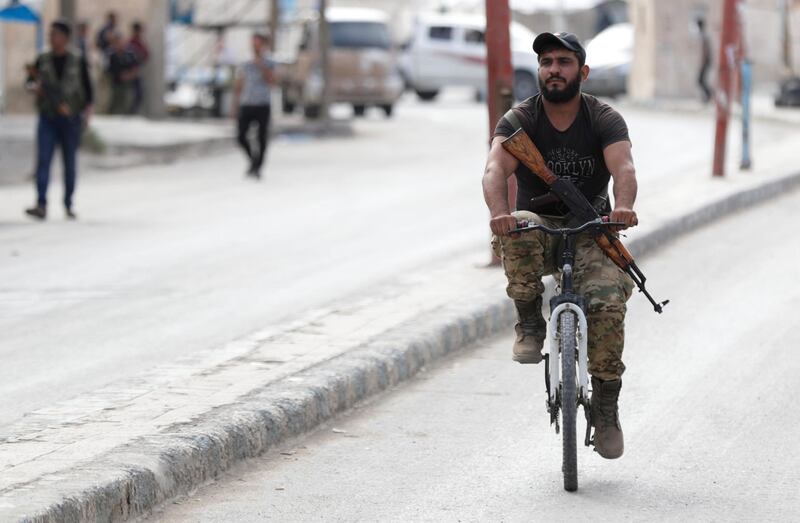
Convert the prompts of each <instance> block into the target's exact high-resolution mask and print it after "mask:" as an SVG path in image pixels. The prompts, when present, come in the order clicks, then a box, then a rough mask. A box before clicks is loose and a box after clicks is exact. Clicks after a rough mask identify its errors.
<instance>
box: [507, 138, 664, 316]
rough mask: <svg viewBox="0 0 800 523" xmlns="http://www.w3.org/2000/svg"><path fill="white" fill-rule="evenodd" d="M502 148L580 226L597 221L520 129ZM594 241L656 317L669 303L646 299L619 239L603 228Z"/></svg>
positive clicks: (582, 198)
mask: <svg viewBox="0 0 800 523" xmlns="http://www.w3.org/2000/svg"><path fill="white" fill-rule="evenodd" d="M502 145H503V149H505V150H506V151H508V152H509V153H511V154H512V155H514V157H515V158H516V159H517V160H519V161H520V162H521V163H522V164H523V165H525V167H527V168H528V169H530V170H531V171H532V172H533V173H534V174H535V175H536V176H538V177H539V178H541V179H542V181H543V182H544V183H546V184H547V185H548V186H549V187H550V192H551V194H555V195H556V196H557V197H558V199H560V200H561V201H562V202H563V203H564V205H566V206H567V207H568V208H569V210H570V212H571V213H572V215H573V216H575V218H577V219H578V220H580V221H581V223H586V222H590V221H592V220H597V219H598V218H600V214H599V213H598V212H597V210H596V209H595V208H594V207H592V204H591V203H589V200H587V199H586V196H584V195H583V193H582V192H580V191H579V190H578V188H577V187H575V185H574V184H573V183H572V182H571V181H570V180H567V179H566V178H559V177H558V176H556V175H555V174H553V172H552V171H551V170H550V169H549V168H548V167H547V164H546V163H545V162H544V158H543V157H542V153H540V152H539V149H537V148H536V145H534V143H533V141H532V140H531V139H530V137H529V136H528V135H527V134H526V133H525V131H524V130H523V129H522V128H519V129H517V131H516V132H515V133H514V134H512V135H511V136H509V137H508V138H506V139H505V140H503V142H502ZM594 240H595V241H596V242H597V245H599V246H600V248H601V249H603V252H605V253H606V256H608V257H609V258H611V260H612V261H613V262H614V263H615V264H616V265H617V267H619V268H620V269H622V270H623V271H625V272H626V273H627V274H628V276H630V277H631V279H632V280H633V282H634V283H635V284H636V286H637V287H638V288H639V292H641V293H643V294H644V295H645V296H646V297H647V299H648V300H650V303H652V304H653V309H654V310H655V311H656V312H657V313H659V314H660V313H661V312H663V308H664V306H665V305H666V304H667V303H669V300H666V301H663V302H661V303H658V302H657V301H655V300H654V299H653V297H652V296H650V293H649V292H647V289H646V288H645V286H644V283H645V281H647V278H645V276H644V274H642V271H640V270H639V267H637V266H636V262H635V261H634V260H633V256H632V255H631V253H630V252H628V249H626V248H625V246H624V245H623V244H622V242H621V241H620V240H619V238H617V236H616V235H615V234H613V233H611V232H609V231H608V230H607V229H605V228H603V229H602V230H598V231H597V232H596V233H595V237H594Z"/></svg>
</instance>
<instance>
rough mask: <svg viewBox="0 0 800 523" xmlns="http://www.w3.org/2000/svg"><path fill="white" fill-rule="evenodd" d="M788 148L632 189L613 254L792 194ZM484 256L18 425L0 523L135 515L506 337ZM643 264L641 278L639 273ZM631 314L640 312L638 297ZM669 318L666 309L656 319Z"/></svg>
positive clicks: (503, 310) (466, 257)
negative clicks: (489, 339) (631, 207)
mask: <svg viewBox="0 0 800 523" xmlns="http://www.w3.org/2000/svg"><path fill="white" fill-rule="evenodd" d="M798 148H800V134H798V133H794V134H788V133H787V135H786V136H785V138H784V139H782V140H780V141H779V142H775V143H770V144H766V145H763V146H761V147H759V149H758V150H757V151H755V152H754V156H755V157H756V158H757V162H756V164H755V168H754V170H753V171H751V172H747V173H741V172H734V173H732V174H730V175H729V176H727V177H725V178H724V179H712V178H710V177H709V176H708V172H707V169H708V166H707V165H702V166H697V168H695V169H683V170H676V172H675V174H674V176H671V177H669V178H668V179H663V180H658V179H656V180H654V181H653V183H648V184H644V185H642V186H641V187H640V193H639V199H638V201H639V202H640V204H639V205H638V208H639V212H640V215H641V216H642V217H643V218H644V219H643V220H642V222H643V225H642V226H640V227H637V228H636V229H633V230H631V231H630V235H629V236H630V237H629V238H628V239H626V240H625V241H626V244H627V245H628V246H629V247H630V248H631V250H632V251H633V252H634V253H635V254H636V255H638V256H642V255H645V254H649V253H652V252H653V251H654V250H656V249H657V248H658V247H659V246H661V245H663V244H664V243H665V242H667V241H669V240H671V239H673V238H675V237H677V236H679V235H680V234H683V233H685V232H688V231H691V230H693V229H694V228H696V227H698V226H700V225H702V224H704V223H708V222H710V221H712V220H716V219H719V218H722V217H724V216H726V215H728V214H730V213H733V212H735V211H736V210H737V209H741V208H744V207H747V206H750V205H755V204H757V203H759V202H762V201H765V200H767V199H769V198H771V197H773V196H777V195H779V194H784V193H785V192H787V191H789V190H791V189H793V188H795V187H797V186H798V185H800V168H798V167H797V166H796V161H795V158H796V153H795V151H796V150H797V149H798ZM733 156H734V153H733V152H731V151H729V159H728V165H735V161H734V158H733ZM487 251H488V247H487ZM487 251H481V252H476V253H464V254H463V255H462V254H459V255H457V256H454V257H453V259H452V261H445V262H441V263H439V264H435V265H433V266H432V267H429V268H427V269H426V270H425V271H422V272H418V273H412V274H407V275H403V276H401V277H399V278H398V279H397V281H395V282H394V283H392V284H391V285H388V286H386V287H384V288H379V289H375V290H374V292H373V293H372V294H371V295H370V296H369V297H368V298H362V299H353V300H350V301H348V300H345V301H343V302H342V303H344V305H342V306H339V307H335V308H332V309H330V310H320V311H315V312H313V313H310V314H309V315H308V316H307V317H306V318H303V319H301V320H298V321H297V322H296V323H295V324H293V325H290V326H286V327H285V328H279V329H276V330H265V331H262V332H257V333H255V334H252V335H250V336H247V337H246V338H243V339H240V340H237V341H234V342H232V343H230V344H228V345H227V346H225V347H221V348H219V349H217V350H214V351H210V352H208V353H204V354H198V355H196V357H194V358H192V359H190V360H184V361H180V362H176V363H175V364H173V365H170V366H169V367H162V368H160V369H157V370H156V371H154V372H152V373H151V374H149V375H146V376H142V377H139V378H138V379H136V380H132V381H129V382H126V383H119V384H115V385H114V386H111V387H108V388H105V389H103V390H100V391H95V392H94V393H92V394H90V395H84V396H81V397H78V398H75V399H73V400H70V401H66V402H63V403H60V404H56V405H53V406H52V407H51V408H48V409H42V410H40V411H37V412H33V413H31V414H29V415H28V416H26V417H25V418H24V419H23V420H22V421H21V422H19V423H18V424H16V425H13V426H12V427H10V428H8V429H7V430H5V431H4V434H3V435H1V436H0V520H2V521H15V520H24V521H95V520H99V521H108V520H114V521H118V520H125V519H127V518H131V517H135V516H138V515H141V514H145V513H147V512H148V511H149V510H150V509H151V508H152V507H154V506H155V505H157V504H159V503H162V502H164V501H165V500H168V499H170V498H172V497H174V496H177V495H180V494H185V493H187V492H189V491H191V490H192V489H193V488H196V487H197V486H199V485H201V484H203V483H205V482H207V481H209V480H211V479H212V478H214V477H216V476H217V475H218V474H220V473H221V472H223V471H224V470H226V469H228V468H229V467H231V466H232V465H233V464H235V463H236V462H238V461H241V460H243V459H246V458H249V457H253V456H257V455H259V454H262V453H263V452H265V451H266V450H268V449H270V448H273V447H274V446H275V445H276V444H277V443H279V442H281V441H284V440H286V439H287V438H290V437H292V436H295V435H298V434H301V433H303V432H306V431H308V430H310V429H312V428H314V427H315V426H318V425H319V424H320V423H322V422H324V421H325V420H328V419H330V418H331V417H333V416H335V415H336V414H337V413H339V412H342V411H343V410H345V409H348V408H351V407H353V406H354V405H355V404H356V403H357V402H359V401H360V400H363V399H364V398H366V397H369V396H371V395H374V394H376V393H378V392H380V391H383V390H386V389H387V388H390V387H392V386H394V385H395V384H397V383H399V382H401V381H403V380H405V379H408V378H409V377H411V376H413V375H414V374H415V373H417V372H419V371H420V370H421V369H424V367H425V366H426V365H428V364H430V363H431V362H432V361H433V360H435V359H437V358H441V357H443V356H445V355H447V354H449V353H452V352H454V351H458V350H459V349H461V348H463V347H464V346H466V345H468V344H470V343H472V342H474V341H476V340H477V339H479V338H481V337H485V336H489V335H492V334H494V333H499V332H506V333H507V332H510V330H509V329H510V325H511V324H512V323H513V321H514V314H513V307H512V303H511V301H510V300H509V299H507V298H506V297H505V294H504V286H505V283H504V277H503V274H502V271H500V270H497V269H486V268H483V267H482V266H481V262H484V261H486V259H487V257H488V252H487ZM640 266H641V268H642V269H643V270H644V271H645V273H646V272H647V262H646V260H644V261H640ZM687 267H688V266H687ZM648 288H649V290H650V291H651V292H652V294H653V295H654V296H655V297H656V298H657V299H661V300H663V299H667V298H673V299H674V298H678V297H673V296H670V295H669V291H670V289H665V288H660V287H659V282H657V281H650V282H648ZM631 300H632V301H638V302H643V303H639V305H640V306H641V305H643V306H648V305H647V304H646V302H645V301H644V297H643V296H641V295H639V294H636V295H635V296H634V297H632V298H631ZM680 306H681V304H680V300H678V299H674V301H673V303H671V304H670V305H669V306H668V307H667V308H666V310H665V314H669V311H670V307H680ZM652 321H658V317H657V316H656V315H655V314H653V318H652ZM511 364H513V363H512V362H511V359H510V347H509V365H511Z"/></svg>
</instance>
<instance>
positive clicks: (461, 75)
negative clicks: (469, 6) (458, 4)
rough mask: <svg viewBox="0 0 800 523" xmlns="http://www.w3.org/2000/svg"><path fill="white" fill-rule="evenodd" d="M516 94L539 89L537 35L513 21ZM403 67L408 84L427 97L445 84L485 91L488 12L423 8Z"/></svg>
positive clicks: (524, 95)
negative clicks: (425, 11)
mask: <svg viewBox="0 0 800 523" xmlns="http://www.w3.org/2000/svg"><path fill="white" fill-rule="evenodd" d="M510 30H511V61H512V64H513V67H514V97H515V98H516V99H517V100H524V99H525V98H528V97H530V96H533V95H535V94H536V93H538V92H539V83H538V81H537V71H538V68H539V64H538V62H537V61H536V54H534V52H533V48H532V46H533V39H534V38H535V37H536V35H535V34H534V33H533V32H531V31H530V30H528V29H527V28H526V27H525V26H523V25H521V24H519V23H517V22H512V23H511V27H510ZM403 47H404V52H403V55H402V57H401V59H400V72H401V74H402V75H403V80H404V81H405V83H406V87H408V88H410V89H412V90H414V91H415V92H416V93H417V95H418V96H419V97H420V98H421V99H423V100H433V99H434V98H436V95H437V94H439V91H440V90H441V89H442V88H444V87H450V86H467V87H473V88H475V90H476V93H478V95H479V96H480V97H483V95H484V94H485V93H486V89H487V86H486V82H487V79H486V18H485V17H484V16H483V15H466V14H423V15H420V16H419V17H418V18H417V19H416V20H415V22H414V26H413V29H412V35H411V39H410V40H409V41H408V42H407V43H406V44H405V45H404V46H403Z"/></svg>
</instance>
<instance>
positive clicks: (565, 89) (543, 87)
mask: <svg viewBox="0 0 800 523" xmlns="http://www.w3.org/2000/svg"><path fill="white" fill-rule="evenodd" d="M580 90H581V75H580V74H578V75H575V78H573V79H572V80H571V81H567V80H565V79H564V78H561V77H557V76H555V77H550V78H548V79H547V80H542V75H539V91H541V93H542V96H544V99H545V100H547V101H548V102H553V103H554V104H561V103H564V102H568V101H569V100H572V99H573V98H574V97H575V95H576V94H578V92H579V91H580Z"/></svg>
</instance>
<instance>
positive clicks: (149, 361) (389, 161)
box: [0, 93, 786, 436]
mask: <svg viewBox="0 0 800 523" xmlns="http://www.w3.org/2000/svg"><path fill="white" fill-rule="evenodd" d="M625 116H626V118H627V120H628V123H629V126H630V128H631V136H632V139H633V142H634V152H635V155H636V159H637V163H638V167H639V172H640V178H641V180H642V186H643V190H644V188H645V187H647V186H650V187H655V186H656V185H649V183H650V182H655V181H656V180H658V179H660V180H662V181H665V183H668V179H669V176H670V175H672V174H673V173H674V172H676V170H686V169H691V168H697V166H703V167H705V166H706V165H707V163H708V158H710V152H709V148H710V145H711V136H712V133H711V130H712V127H711V126H712V121H711V120H710V119H709V118H706V117H695V116H693V115H687V114H675V115H669V114H663V115H660V116H659V115H655V114H653V113H650V112H646V111H637V110H633V109H629V110H626V111H625ZM355 129H356V136H355V137H354V138H352V139H329V140H322V141H310V140H298V139H294V140H278V141H276V142H275V143H274V144H273V146H272V149H271V152H270V157H269V163H268V167H267V170H266V173H265V174H266V178H265V180H264V181H262V182H261V183H253V182H251V181H249V180H245V179H244V176H243V173H244V170H245V164H244V160H243V158H242V157H241V156H240V155H239V154H238V153H229V154H223V155H219V156H214V157H203V158H196V159H193V158H187V159H185V161H182V162H179V163H176V164H171V165H163V166H154V167H141V168H136V169H128V170H124V171H120V172H115V173H113V174H98V173H91V172H89V173H83V174H82V175H81V179H80V181H79V187H78V193H77V203H76V206H77V212H78V213H79V215H80V220H79V221H78V222H77V223H70V222H66V221H64V220H63V217H62V214H61V209H60V207H59V205H58V201H59V198H60V192H61V191H60V187H59V186H58V183H56V184H55V186H54V187H52V188H51V202H52V204H51V208H50V219H49V220H48V221H47V222H46V223H43V224H40V223H33V222H30V221H28V220H27V219H26V218H25V217H23V215H22V209H23V207H25V206H26V205H28V204H30V203H31V202H32V201H33V191H32V188H31V187H29V186H7V187H4V188H3V190H2V191H0V246H1V247H0V332H2V333H3V336H2V342H0V361H2V362H3V365H2V366H0V396H2V397H3V402H2V403H1V404H0V436H3V435H4V433H5V432H4V431H5V430H7V428H8V426H9V425H10V424H11V423H13V422H14V421H15V420H18V419H20V417H22V416H23V415H24V414H25V413H27V412H30V411H33V410H36V409H40V408H43V407H48V406H49V405H51V404H52V403H53V402H57V401H59V400H64V399H69V398H72V397H74V396H76V395H78V394H81V393H85V392H89V391H92V390H95V389H97V388H99V387H102V386H104V385H106V384H109V383H114V382H116V381H117V380H122V379H127V378H131V377H135V376H138V375H139V374H141V373H143V372H146V371H147V370H149V369H152V368H154V367H157V366H159V365H163V364H165V363H169V362H171V361H174V360H176V359H178V358H180V357H184V356H186V355H191V354H193V353H195V352H198V351H205V350H210V349H213V348H215V347H219V346H222V345H224V344H225V343H227V342H229V341H230V340H233V339H236V338H239V337H242V336H245V335H247V334H249V333H251V332H254V331H257V330H259V329H262V328H265V327H268V326H270V325H274V324H280V323H282V322H284V321H286V320H290V319H292V318H295V317H297V316H298V315H302V314H305V313H307V311H309V309H314V308H317V307H323V306H327V305H329V304H331V303H335V302H337V301H340V300H346V299H348V296H355V295H358V294H359V293H365V292H369V289H370V288H373V287H374V286H375V285H380V284H381V283H382V282H386V281H391V280H392V278H393V277H394V275H395V274H397V273H399V272H402V271H405V270H408V269H416V268H419V267H422V266H424V265H425V264H427V263H429V262H431V261H432V260H437V259H439V258H444V257H452V256H458V255H460V253H464V252H467V251H470V252H475V251H476V250H481V249H484V248H486V247H485V242H486V240H487V237H488V228H487V224H486V211H485V207H484V204H483V202H482V196H481V189H480V183H479V180H480V177H481V174H482V171H483V164H484V161H485V154H486V135H487V117H486V113H485V108H484V107H483V106H481V105H479V104H475V103H474V102H472V101H471V100H470V95H469V93H455V95H454V96H450V97H447V96H445V97H444V98H443V99H442V100H440V101H437V103H435V104H420V103H418V102H416V101H413V100H410V99H409V100H405V101H404V102H403V103H402V104H400V105H399V107H398V108H397V113H396V117H395V118H394V119H392V120H385V119H384V118H383V117H382V116H380V115H379V114H378V113H377V112H372V113H370V114H369V115H368V118H367V119H366V120H364V121H360V122H358V123H357V124H356V125H355ZM756 131H758V132H755V133H754V136H755V139H756V140H757V142H759V141H760V142H767V141H770V140H774V139H777V138H778V137H779V136H780V135H781V134H782V133H785V132H786V131H785V128H784V127H780V126H779V127H776V128H772V127H764V128H763V129H762V128H759V127H758V126H757V128H756ZM666 138H669V139H666ZM54 178H56V179H57V178H58V176H54ZM454 224H457V226H454ZM487 250H488V249H487ZM487 256H488V253H487Z"/></svg>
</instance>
